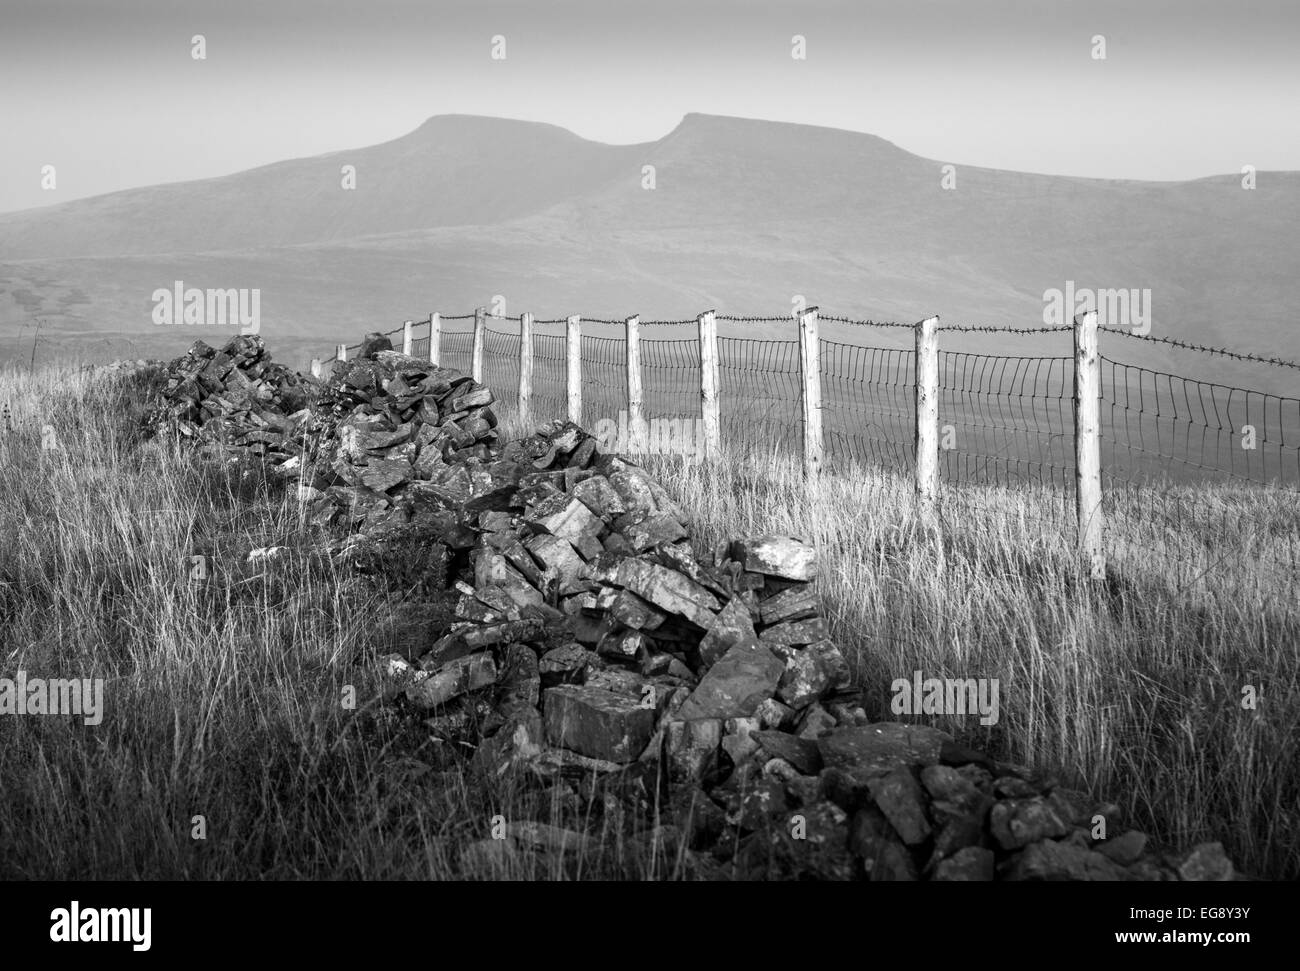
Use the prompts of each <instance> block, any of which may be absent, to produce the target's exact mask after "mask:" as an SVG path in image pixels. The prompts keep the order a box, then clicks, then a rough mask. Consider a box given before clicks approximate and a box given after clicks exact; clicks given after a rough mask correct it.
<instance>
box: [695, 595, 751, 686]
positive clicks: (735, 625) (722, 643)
mask: <svg viewBox="0 0 1300 971" xmlns="http://www.w3.org/2000/svg"><path fill="white" fill-rule="evenodd" d="M737 644H739V645H742V646H744V647H746V648H749V649H753V648H756V647H757V646H758V636H757V635H756V634H755V633H754V622H753V620H752V618H751V617H750V615H749V611H748V610H747V609H746V608H745V605H744V604H743V603H741V601H740V600H739V599H738V598H734V597H733V598H732V599H731V600H729V601H727V604H726V606H724V607H723V608H722V609H721V610H720V611H718V614H717V616H716V617H715V618H714V619H713V623H712V624H710V625H709V628H708V629H707V630H706V631H705V632H704V637H703V638H701V639H700V647H699V652H700V663H701V665H702V666H704V667H706V668H708V667H712V666H713V665H714V664H716V663H717V662H718V660H719V659H721V657H722V656H723V655H724V654H726V653H727V651H729V650H730V649H731V648H733V647H735V646H736V645H737Z"/></svg>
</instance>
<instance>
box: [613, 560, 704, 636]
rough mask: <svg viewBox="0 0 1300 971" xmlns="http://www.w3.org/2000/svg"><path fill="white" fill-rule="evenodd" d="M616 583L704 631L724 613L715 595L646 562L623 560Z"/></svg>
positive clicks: (676, 574) (619, 565)
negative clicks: (715, 618)
mask: <svg viewBox="0 0 1300 971" xmlns="http://www.w3.org/2000/svg"><path fill="white" fill-rule="evenodd" d="M615 582H616V583H617V584H618V585H619V586H621V587H625V588H626V589H628V590H631V591H632V592H633V593H635V594H636V595H637V596H639V597H642V598H644V599H645V600H648V601H650V602H651V603H652V604H654V605H655V606H656V607H659V608H660V609H662V610H665V611H667V612H668V613H670V614H674V615H676V616H678V617H681V618H683V619H684V620H687V621H689V622H690V623H692V624H694V625H695V626H696V627H699V628H701V629H702V630H707V629H708V628H709V627H711V626H712V625H713V618H714V616H715V615H716V614H717V612H718V611H719V610H720V609H721V605H720V604H719V603H718V601H717V600H716V599H715V598H714V596H713V594H711V593H709V591H707V590H705V589H704V587H702V586H700V585H699V584H698V583H696V582H695V581H693V580H690V579H687V578H686V577H684V576H682V575H681V574H680V573H675V572H674V571H672V570H669V569H667V568H666V567H662V566H659V565H658V564H657V563H650V562H647V561H646V560H638V559H632V558H628V559H624V560H622V561H621V562H620V563H619V564H618V568H617V570H616V572H615Z"/></svg>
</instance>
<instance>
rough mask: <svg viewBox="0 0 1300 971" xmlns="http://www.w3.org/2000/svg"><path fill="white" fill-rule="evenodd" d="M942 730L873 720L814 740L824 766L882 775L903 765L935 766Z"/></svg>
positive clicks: (943, 737)
mask: <svg viewBox="0 0 1300 971" xmlns="http://www.w3.org/2000/svg"><path fill="white" fill-rule="evenodd" d="M948 737H949V736H948V735H946V734H945V733H944V732H941V731H939V730H938V729H937V728H930V727H929V726H926V725H903V724H900V723H898V722H877V723H875V724H873V725H867V726H865V727H854V728H848V727H844V728H836V729H835V730H834V731H832V732H830V733H829V734H828V735H826V736H824V737H823V738H820V739H818V740H817V745H818V747H819V748H820V749H821V753H822V760H823V761H824V762H825V763H826V765H828V766H847V767H851V768H857V769H871V770H876V771H877V772H878V774H880V775H884V774H885V773H887V772H890V771H891V770H893V769H896V768H900V767H905V766H913V765H915V766H927V765H936V764H938V761H939V750H940V748H941V747H942V745H943V740H944V739H946V738H948Z"/></svg>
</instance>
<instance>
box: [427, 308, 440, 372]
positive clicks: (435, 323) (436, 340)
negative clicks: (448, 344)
mask: <svg viewBox="0 0 1300 971" xmlns="http://www.w3.org/2000/svg"><path fill="white" fill-rule="evenodd" d="M441 343H442V316H441V315H440V314H437V313H431V314H429V363H430V364H432V365H434V366H435V367H436V366H437V365H438V364H439V363H441V361H440V358H441V357H442V348H441V347H439V346H438V345H439V344H441Z"/></svg>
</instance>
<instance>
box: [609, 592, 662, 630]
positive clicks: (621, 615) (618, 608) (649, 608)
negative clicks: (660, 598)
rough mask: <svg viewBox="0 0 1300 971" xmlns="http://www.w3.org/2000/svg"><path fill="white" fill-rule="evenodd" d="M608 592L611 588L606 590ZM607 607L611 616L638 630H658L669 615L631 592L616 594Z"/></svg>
mask: <svg viewBox="0 0 1300 971" xmlns="http://www.w3.org/2000/svg"><path fill="white" fill-rule="evenodd" d="M606 589H607V590H608V589H610V588H606ZM611 592H613V593H614V596H613V597H612V598H611V599H610V603H609V606H608V607H606V608H605V609H607V610H608V611H609V615H610V616H611V617H613V618H614V619H615V620H616V621H618V622H619V623H620V624H623V625H625V626H627V627H632V628H635V629H636V630H650V631H652V630H657V629H658V628H660V627H662V626H663V623H664V621H665V620H667V619H668V615H667V614H666V613H664V612H663V611H662V610H660V609H659V608H658V607H656V606H655V605H654V604H652V603H650V602H649V601H648V600H646V599H645V598H643V597H638V596H637V595H636V594H635V593H633V592H632V591H631V590H619V591H617V592H614V591H612V590H611Z"/></svg>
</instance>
